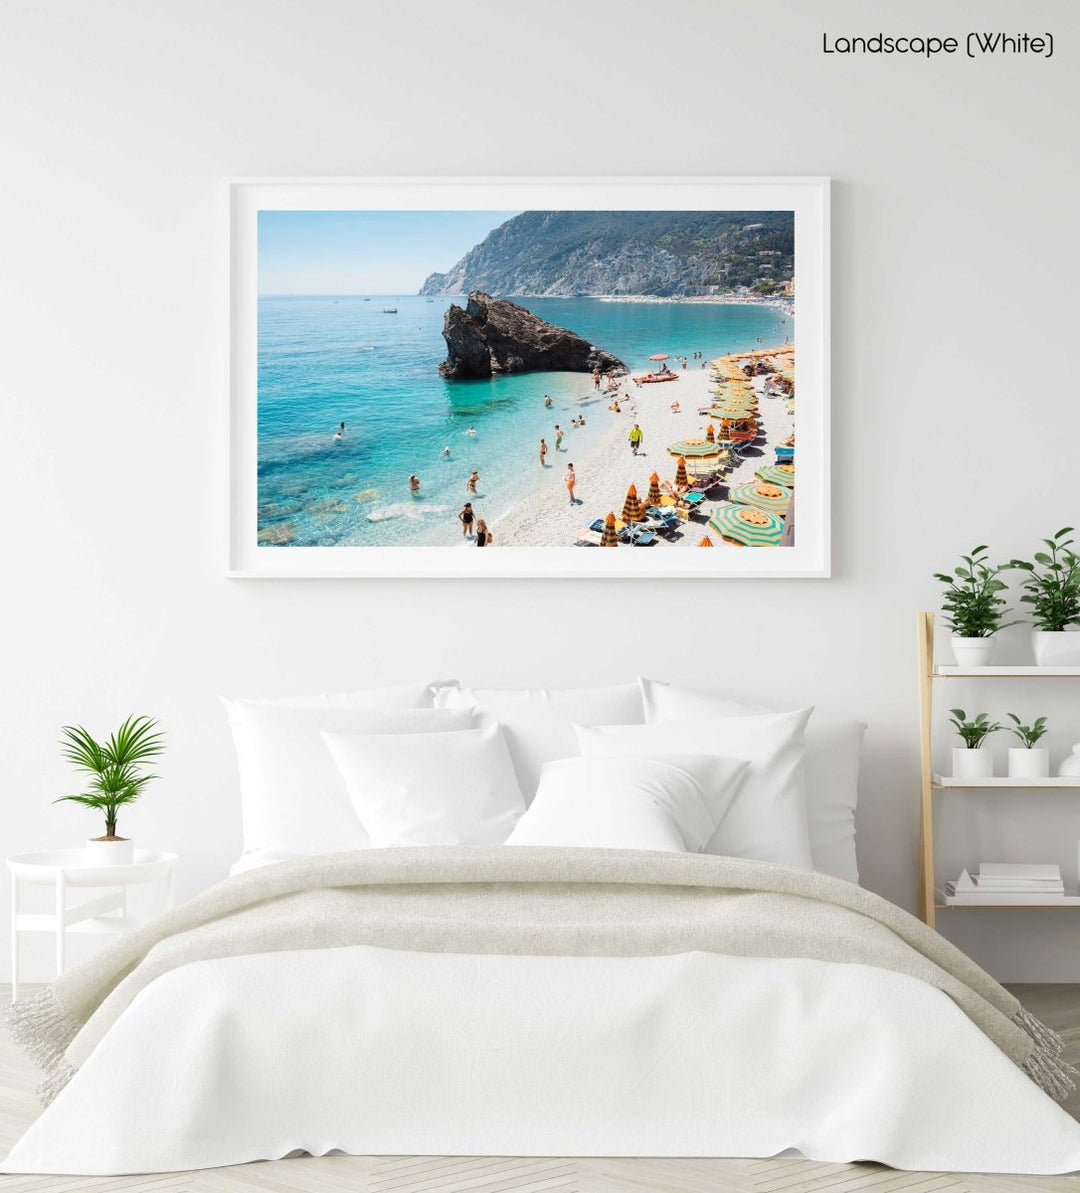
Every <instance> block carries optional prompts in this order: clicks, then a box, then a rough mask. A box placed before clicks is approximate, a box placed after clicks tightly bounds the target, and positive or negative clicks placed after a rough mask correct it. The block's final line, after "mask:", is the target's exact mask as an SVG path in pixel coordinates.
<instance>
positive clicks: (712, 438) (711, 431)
mask: <svg viewBox="0 0 1080 1193" xmlns="http://www.w3.org/2000/svg"><path fill="white" fill-rule="evenodd" d="M705 438H706V439H707V440H708V441H709V442H710V443H715V442H716V428H715V427H714V426H713V425H712V423H709V425H708V426H707V427H706V428H705Z"/></svg>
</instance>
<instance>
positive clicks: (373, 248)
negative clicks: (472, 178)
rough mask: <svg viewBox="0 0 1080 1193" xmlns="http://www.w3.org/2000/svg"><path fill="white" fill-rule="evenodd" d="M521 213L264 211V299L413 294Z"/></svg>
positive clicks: (261, 225) (261, 218) (261, 278)
mask: <svg viewBox="0 0 1080 1193" xmlns="http://www.w3.org/2000/svg"><path fill="white" fill-rule="evenodd" d="M517 214H518V213H517V212H516V211H260V212H259V293H260V294H415V293H416V292H417V291H418V290H419V289H420V287H421V286H422V285H423V282H424V279H425V278H426V277H427V276H428V274H429V273H435V272H439V273H445V272H446V270H448V269H449V268H450V267H451V266H452V265H454V264H455V263H456V262H457V261H459V260H460V259H461V258H462V257H463V256H464V255H465V254H466V253H467V252H468V251H469V249H471V248H472V247H473V245H476V244H479V243H480V241H481V240H483V239H484V237H485V236H486V235H487V234H488V233H489V232H490V231H491V230H492V228H497V227H498V226H499V225H500V224H502V223H505V222H506V220H508V219H510V218H511V217H512V216H515V215H517Z"/></svg>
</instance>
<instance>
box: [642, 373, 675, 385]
mask: <svg viewBox="0 0 1080 1193" xmlns="http://www.w3.org/2000/svg"><path fill="white" fill-rule="evenodd" d="M634 380H635V381H636V382H637V384H638V385H652V384H653V383H654V382H656V381H678V380H679V374H678V373H646V374H645V375H644V376H642V377H635V378H634Z"/></svg>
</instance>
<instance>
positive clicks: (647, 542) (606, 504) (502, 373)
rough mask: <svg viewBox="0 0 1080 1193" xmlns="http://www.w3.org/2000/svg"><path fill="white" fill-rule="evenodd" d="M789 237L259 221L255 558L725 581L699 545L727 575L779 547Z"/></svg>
mask: <svg viewBox="0 0 1080 1193" xmlns="http://www.w3.org/2000/svg"><path fill="white" fill-rule="evenodd" d="M795 225H796V221H795V211H794V210H792V209H784V208H778V209H776V210H757V209H747V210H726V209H725V210H550V209H544V210H539V209H527V208H525V209H513V208H508V209H505V210H504V209H499V210H495V209H491V210H487V209H484V210H479V209H475V210H465V209H452V210H451V209H444V210H416V209H410V210H375V209H356V210H315V209H311V210H305V209H295V210H292V209H290V210H259V211H258V212H257V219H256V227H255V244H256V252H257V266H256V268H257V296H256V329H255V335H256V344H257V385H256V412H255V422H256V437H255V438H256V442H255V453H256V495H255V500H256V506H257V512H256V517H255V521H254V526H253V530H254V536H255V540H256V546H257V550H258V554H259V555H260V556H262V557H264V558H266V557H270V556H275V557H280V556H283V555H287V554H289V553H291V552H297V551H298V550H299V549H309V552H310V549H317V550H319V551H320V552H322V553H323V555H324V556H325V555H328V554H331V553H334V552H348V555H349V557H350V559H355V558H356V557H357V554H358V553H362V554H363V555H364V556H371V557H372V558H373V559H374V557H375V556H376V555H377V554H378V553H386V552H393V553H395V558H398V559H401V558H409V559H410V560H412V563H413V569H414V570H415V571H417V572H419V573H423V572H424V571H425V566H424V561H425V559H426V560H430V561H431V563H432V565H433V569H434V570H433V574H434V573H435V572H438V571H439V570H440V568H441V563H442V562H443V561H445V560H446V557H447V555H448V553H453V558H452V571H453V574H455V575H469V574H473V573H475V574H478V575H483V574H492V573H493V571H495V570H497V565H495V566H493V562H492V561H490V560H489V558H488V556H489V555H490V554H492V553H501V552H515V553H516V557H517V558H520V557H521V552H522V551H528V552H529V553H530V554H531V556H532V557H533V560H532V563H531V565H530V570H531V573H532V574H538V575H543V574H546V565H545V556H546V555H551V554H552V553H554V552H561V553H562V556H565V553H566V552H568V551H573V552H577V553H583V554H597V555H600V554H602V555H604V556H607V555H611V556H612V557H614V556H615V555H616V553H618V554H619V556H620V563H621V564H622V568H623V569H624V570H623V572H622V573H621V574H625V570H629V571H631V572H640V574H648V575H657V574H660V575H663V574H669V573H670V574H672V575H676V574H684V573H685V572H686V571H688V570H689V571H691V572H692V573H693V574H699V573H702V574H706V573H705V569H708V571H711V570H713V567H714V565H713V564H706V563H705V562H704V561H697V560H694V561H691V559H690V558H689V556H688V555H687V553H700V552H702V551H703V550H711V551H714V552H717V553H718V556H717V558H716V559H715V561H714V563H715V570H717V571H718V572H722V571H723V570H724V569H723V566H722V559H721V558H720V556H723V557H725V558H726V557H727V556H729V555H730V554H731V553H735V552H738V553H747V552H749V553H771V554H777V553H781V554H782V553H784V552H791V551H792V550H793V549H795V548H797V547H798V545H799V534H800V530H799V529H797V528H796V506H797V501H798V498H797V493H798V489H797V486H796V441H797V433H798V429H799V379H800V377H799V373H798V372H797V367H796V302H797V299H798V290H797V279H796V276H795V261H796V244H795V237H796V226H795ZM820 466H821V465H820V461H817V462H816V463H815V465H814V467H816V468H820ZM803 467H804V462H800V464H799V469H800V471H801V470H802V469H803ZM800 479H802V478H800ZM478 549H482V551H483V552H485V553H486V555H483V556H482V555H481V554H480V553H479V551H478ZM402 552H409V553H410V554H409V555H408V556H403V555H402ZM630 556H633V558H630ZM624 557H625V558H624ZM553 558H554V557H553ZM583 563H584V564H587V565H588V566H589V567H601V566H603V565H602V564H601V563H600V561H599V560H596V561H593V560H584V559H583ZM688 564H692V566H691V567H689V568H688V567H687V566H686V565H688ZM362 570H363V569H362Z"/></svg>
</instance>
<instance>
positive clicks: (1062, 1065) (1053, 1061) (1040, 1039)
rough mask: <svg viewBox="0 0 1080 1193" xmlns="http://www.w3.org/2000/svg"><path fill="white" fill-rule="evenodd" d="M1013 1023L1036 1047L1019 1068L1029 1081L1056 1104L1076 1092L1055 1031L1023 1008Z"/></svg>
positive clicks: (1074, 1075)
mask: <svg viewBox="0 0 1080 1193" xmlns="http://www.w3.org/2000/svg"><path fill="white" fill-rule="evenodd" d="M1012 1021H1013V1023H1015V1024H1016V1026H1017V1027H1019V1028H1022V1029H1023V1030H1024V1031H1025V1032H1027V1034H1028V1035H1029V1036H1030V1037H1031V1039H1032V1041H1033V1042H1034V1044H1035V1047H1034V1048H1033V1049H1032V1050H1031V1055H1030V1056H1029V1057H1028V1058H1027V1060H1026V1061H1024V1063H1023V1064H1022V1065H1021V1066H1020V1067H1021V1068H1022V1069H1023V1070H1024V1072H1025V1073H1026V1074H1027V1075H1028V1076H1029V1077H1030V1078H1031V1080H1032V1081H1034V1082H1035V1084H1036V1085H1037V1086H1038V1087H1039V1089H1041V1090H1043V1091H1044V1093H1048V1094H1049V1095H1050V1097H1051V1098H1053V1099H1054V1100H1055V1101H1056V1102H1064V1101H1065V1099H1066V1098H1067V1097H1068V1096H1069V1094H1071V1093H1072V1091H1073V1090H1074V1089H1076V1082H1077V1078H1078V1077H1080V1073H1078V1072H1077V1070H1076V1069H1075V1068H1073V1066H1072V1065H1070V1064H1069V1062H1068V1061H1067V1060H1065V1059H1064V1057H1063V1056H1062V1053H1063V1052H1064V1051H1065V1045H1064V1044H1063V1043H1062V1041H1061V1037H1060V1036H1059V1035H1058V1034H1057V1032H1056V1031H1053V1030H1052V1029H1051V1028H1049V1027H1047V1026H1046V1024H1045V1023H1041V1022H1040V1021H1039V1020H1038V1019H1036V1018H1035V1016H1034V1015H1032V1014H1030V1013H1029V1012H1028V1011H1025V1010H1024V1008H1023V1007H1021V1008H1020V1010H1019V1011H1017V1012H1016V1014H1015V1015H1014V1016H1013V1019H1012Z"/></svg>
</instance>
